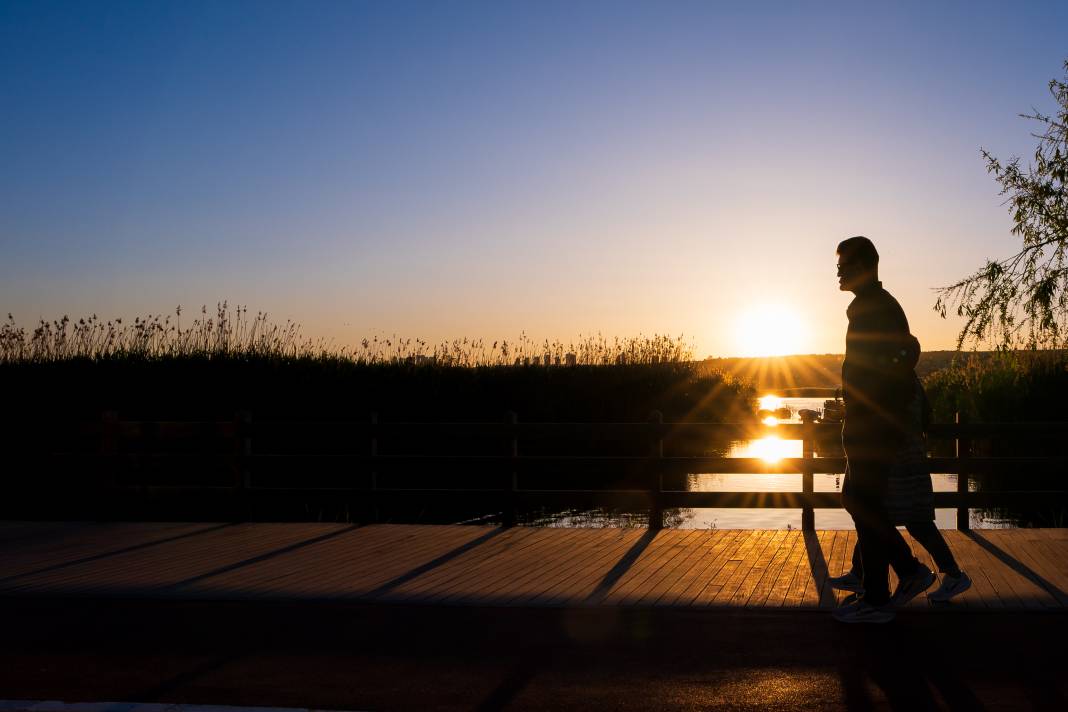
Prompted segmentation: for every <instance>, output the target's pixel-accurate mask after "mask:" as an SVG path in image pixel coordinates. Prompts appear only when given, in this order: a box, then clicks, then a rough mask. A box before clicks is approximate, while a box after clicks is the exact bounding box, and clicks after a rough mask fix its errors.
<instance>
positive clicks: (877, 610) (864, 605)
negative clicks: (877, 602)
mask: <svg viewBox="0 0 1068 712" xmlns="http://www.w3.org/2000/svg"><path fill="white" fill-rule="evenodd" d="M831 615H832V616H834V619H835V620H836V621H838V622H840V623H889V622H890V621H892V620H894V609H893V607H892V606H891V605H890V604H887V605H885V606H873V605H871V604H870V603H868V602H867V601H865V600H864V599H863V598H862V599H860V600H859V601H857V602H856V603H854V604H851V605H848V606H841V607H840V608H835V609H834V611H832V612H831Z"/></svg>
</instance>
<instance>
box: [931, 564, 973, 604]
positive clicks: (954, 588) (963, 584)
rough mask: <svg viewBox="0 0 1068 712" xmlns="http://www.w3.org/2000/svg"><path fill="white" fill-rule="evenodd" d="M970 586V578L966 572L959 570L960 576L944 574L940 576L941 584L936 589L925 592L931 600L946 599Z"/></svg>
mask: <svg viewBox="0 0 1068 712" xmlns="http://www.w3.org/2000/svg"><path fill="white" fill-rule="evenodd" d="M971 587H972V580H971V578H969V577H968V574H967V573H966V572H964V571H961V572H960V576H950V575H949V574H945V575H944V576H942V585H941V586H939V587H938V589H937V590H936V591H934V592H932V593H929V594H927V597H928V598H929V599H931V600H932V601H948V600H949V599H951V598H953V597H954V596H956V595H959V594H961V593H964V592H965V591H967V590H968V589H969V588H971Z"/></svg>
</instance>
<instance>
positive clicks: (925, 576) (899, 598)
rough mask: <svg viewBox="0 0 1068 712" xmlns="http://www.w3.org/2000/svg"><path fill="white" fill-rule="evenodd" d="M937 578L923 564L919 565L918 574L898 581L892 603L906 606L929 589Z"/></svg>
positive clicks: (891, 599)
mask: <svg viewBox="0 0 1068 712" xmlns="http://www.w3.org/2000/svg"><path fill="white" fill-rule="evenodd" d="M936 578H937V577H936V576H935V575H934V572H933V571H931V570H930V569H929V568H927V567H926V566H924V565H923V564H919V565H917V567H916V573H914V574H912V575H911V576H907V577H905V578H903V579H901V580H900V581H898V583H897V589H896V590H895V591H894V595H893V596H891V597H890V602H891V603H893V604H894V605H895V606H903V605H905V604H906V603H908V602H909V601H911V600H912V599H914V598H916V596H919V595H920V594H921V593H923V592H924V591H926V590H927V589H929V588H930V587H931V584H933V583H934V582H935V579H936Z"/></svg>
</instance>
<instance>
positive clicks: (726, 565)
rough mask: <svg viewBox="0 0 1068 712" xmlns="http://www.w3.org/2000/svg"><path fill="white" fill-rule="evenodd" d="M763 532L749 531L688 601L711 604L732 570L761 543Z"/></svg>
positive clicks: (696, 604) (693, 603)
mask: <svg viewBox="0 0 1068 712" xmlns="http://www.w3.org/2000/svg"><path fill="white" fill-rule="evenodd" d="M764 534H766V532H763V531H753V532H751V533H750V535H749V536H748V537H746V538H745V540H744V541H743V542H742V544H741V546H739V547H738V548H737V549H735V551H734V552H733V553H732V554H731V555H730V558H728V559H727V560H726V561H724V562H723V566H722V567H720V569H719V571H717V572H716V573H715V575H714V576H712V577H711V578H710V579H708V580H707V582H706V583H705V586H704V588H702V589H701V590H700V591H698V592H697V594H696V595H695V596H694V598H693V600H692V601H691V602H690V605H691V606H708V605H711V604H712V603H713V602H714V601H715V599H716V594H718V593H719V592H720V589H722V588H723V586H724V584H726V583H727V582H728V581H729V580H730V578H731V576H733V575H734V572H735V571H736V570H737V569H738V568H739V567H740V566H742V563H743V562H744V561H745V559H746V558H747V557H748V556H749V555H750V553H751V552H752V551H753V549H754V548H755V547H757V546H758V545H760V544H761V542H762V541H763V539H764Z"/></svg>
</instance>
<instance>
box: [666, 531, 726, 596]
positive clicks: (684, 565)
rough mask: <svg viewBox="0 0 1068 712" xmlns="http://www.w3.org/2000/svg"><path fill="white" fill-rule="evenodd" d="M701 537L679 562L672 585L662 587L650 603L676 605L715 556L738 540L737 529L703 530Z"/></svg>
mask: <svg viewBox="0 0 1068 712" xmlns="http://www.w3.org/2000/svg"><path fill="white" fill-rule="evenodd" d="M700 531H701V536H700V537H699V538H698V540H697V541H696V542H695V543H694V545H692V546H691V547H690V550H689V552H688V553H687V554H686V558H685V559H684V560H683V561H681V562H679V565H678V567H677V569H676V575H675V576H674V577H673V579H672V581H671V582H670V585H668V586H666V587H661V589H660V590H658V595H657V596H656V597H655V599H654V600H650V603H651V604H653V605H657V606H671V605H674V604H675V601H676V599H677V598H678V597H679V595H680V594H681V593H682V592H683V591H684V590H685V589H686V587H687V586H689V585H690V584H691V583H692V582H693V581H694V580H695V579H696V578H698V577H699V576H700V574H701V572H702V571H703V570H704V567H705V566H707V565H709V564H710V563H711V561H712V560H713V559H714V558H715V556H716V555H717V554H718V553H719V552H721V551H722V550H723V549H724V548H725V547H726V546H727V545H728V544H729V543H730V542H731V541H733V540H735V539H737V538H738V536H739V534H738V531H739V530H737V529H702V530H700Z"/></svg>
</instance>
